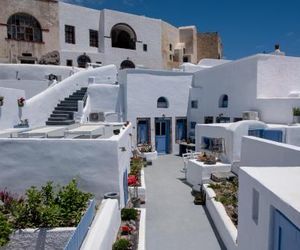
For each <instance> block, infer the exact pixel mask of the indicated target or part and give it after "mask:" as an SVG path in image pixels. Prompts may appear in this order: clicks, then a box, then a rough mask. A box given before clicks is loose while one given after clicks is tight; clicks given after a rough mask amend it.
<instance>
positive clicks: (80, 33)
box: [59, 2, 104, 66]
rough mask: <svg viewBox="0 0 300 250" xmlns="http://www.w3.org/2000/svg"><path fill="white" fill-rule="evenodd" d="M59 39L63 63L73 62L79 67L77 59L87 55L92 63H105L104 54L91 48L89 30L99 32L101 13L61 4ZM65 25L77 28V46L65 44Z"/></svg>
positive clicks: (95, 48)
mask: <svg viewBox="0 0 300 250" xmlns="http://www.w3.org/2000/svg"><path fill="white" fill-rule="evenodd" d="M59 20H60V22H59V39H60V47H61V63H62V64H63V65H65V64H66V60H67V59H69V60H73V65H74V66H77V58H78V57H79V56H80V55H82V54H83V53H86V54H87V55H88V56H89V57H90V58H91V60H92V62H96V61H103V59H104V58H103V54H101V53H99V49H98V48H97V47H90V34H89V30H90V29H92V30H97V31H99V26H100V25H103V24H100V11H99V10H95V9H90V8H85V7H81V6H78V5H74V4H68V3H64V2H59ZM83 20H84V21H83ZM65 25H71V26H75V44H69V43H66V42H65Z"/></svg>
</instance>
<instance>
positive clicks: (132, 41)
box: [110, 23, 137, 50]
mask: <svg viewBox="0 0 300 250" xmlns="http://www.w3.org/2000/svg"><path fill="white" fill-rule="evenodd" d="M110 36H111V46H112V47H114V48H122V49H132V50H135V49H136V41H137V38H136V34H135V31H134V30H133V29H132V28H131V27H130V26H129V25H128V24H125V23H118V24H116V25H114V26H113V27H112V29H111V34H110Z"/></svg>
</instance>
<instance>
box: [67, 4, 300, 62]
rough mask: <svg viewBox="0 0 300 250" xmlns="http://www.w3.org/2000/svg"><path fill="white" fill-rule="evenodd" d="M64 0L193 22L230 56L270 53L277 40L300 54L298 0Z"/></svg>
mask: <svg viewBox="0 0 300 250" xmlns="http://www.w3.org/2000/svg"><path fill="white" fill-rule="evenodd" d="M63 1H65V2H69V3H75V4H79V5H83V6H86V7H91V8H95V9H103V8H106V9H114V10H119V11H124V12H129V13H133V14H138V15H145V16H148V17H153V18H159V19H163V20H165V21H167V22H169V23H171V24H173V25H175V26H184V25H191V24H194V25H196V26H197V28H198V30H199V31H203V32H206V31H218V32H219V33H220V35H221V38H222V42H223V46H224V56H225V58H227V59H237V58H241V57H244V56H248V55H252V54H255V53H261V52H263V51H266V52H270V51H272V50H273V48H274V44H275V43H279V44H280V45H281V49H282V50H283V51H285V52H286V54H287V55H290V56H300V1H298V0H285V1H283V0H272V1H271V0H191V1H188V0H186V1H176V0H175V1H174V0H173V1H170V0H63Z"/></svg>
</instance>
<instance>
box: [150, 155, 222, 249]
mask: <svg viewBox="0 0 300 250" xmlns="http://www.w3.org/2000/svg"><path fill="white" fill-rule="evenodd" d="M182 167H183V161H182V159H181V157H178V156H173V155H165V156H159V158H158V159H157V160H155V161H153V165H152V166H148V167H147V168H145V178H146V188H147V189H146V197H147V203H146V208H147V215H146V248H147V249H148V250H169V249H170V250H177V249H178V250H185V249H186V250H194V249H197V250H201V249H203V250H204V249H205V250H219V249H224V248H223V247H222V246H221V244H220V242H219V240H218V238H217V236H216V234H215V232H214V229H213V227H212V224H211V223H210V220H209V218H208V217H207V214H206V212H205V209H204V207H202V206H196V205H194V203H193V196H192V195H191V188H190V187H189V186H188V185H186V184H185V183H184V182H182V179H181V178H183V177H184V174H183V173H181V172H180V169H182Z"/></svg>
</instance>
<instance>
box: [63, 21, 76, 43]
mask: <svg viewBox="0 0 300 250" xmlns="http://www.w3.org/2000/svg"><path fill="white" fill-rule="evenodd" d="M65 42H66V43H71V44H75V27H74V26H71V25H65Z"/></svg>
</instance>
